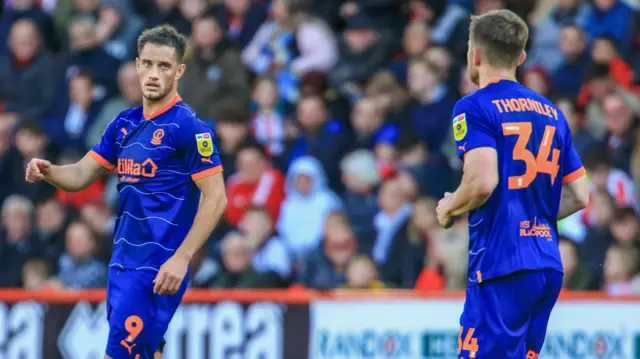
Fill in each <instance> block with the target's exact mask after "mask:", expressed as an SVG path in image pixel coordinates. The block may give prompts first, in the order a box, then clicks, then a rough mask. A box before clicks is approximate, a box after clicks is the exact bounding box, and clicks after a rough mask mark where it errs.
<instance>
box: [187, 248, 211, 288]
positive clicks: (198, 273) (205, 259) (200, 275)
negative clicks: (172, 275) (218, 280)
mask: <svg viewBox="0 0 640 359" xmlns="http://www.w3.org/2000/svg"><path fill="white" fill-rule="evenodd" d="M189 266H191V271H190V272H189V274H191V278H190V280H189V285H190V286H191V287H193V288H207V287H210V286H211V284H212V281H213V278H214V276H215V275H216V272H217V271H218V263H216V261H215V260H214V259H213V258H211V257H209V256H207V253H206V250H205V247H200V250H198V251H197V252H196V254H195V255H194V256H193V257H192V258H191V261H190V262H189Z"/></svg>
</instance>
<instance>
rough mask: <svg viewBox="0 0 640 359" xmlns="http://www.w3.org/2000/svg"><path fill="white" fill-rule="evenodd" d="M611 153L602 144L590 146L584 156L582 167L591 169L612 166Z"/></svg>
mask: <svg viewBox="0 0 640 359" xmlns="http://www.w3.org/2000/svg"><path fill="white" fill-rule="evenodd" d="M612 163H613V161H612V159H611V154H610V153H609V151H608V150H607V148H606V147H605V146H604V145H598V146H594V147H592V148H590V149H589V150H588V151H587V153H585V156H584V167H585V168H587V169H588V170H593V169H595V168H597V167H600V166H605V167H611V166H612Z"/></svg>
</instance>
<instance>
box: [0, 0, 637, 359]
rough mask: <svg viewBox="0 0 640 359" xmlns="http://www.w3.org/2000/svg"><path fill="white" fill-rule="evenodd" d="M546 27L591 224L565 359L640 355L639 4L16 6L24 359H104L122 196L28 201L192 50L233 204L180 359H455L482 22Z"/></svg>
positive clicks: (18, 253)
mask: <svg viewBox="0 0 640 359" xmlns="http://www.w3.org/2000/svg"><path fill="white" fill-rule="evenodd" d="M505 7H507V8H510V9H512V10H513V11H515V12H517V13H518V14H520V15H521V16H523V18H525V19H527V21H528V22H529V24H530V26H531V39H530V41H529V44H528V50H527V51H528V61H527V62H526V63H525V65H524V66H523V67H522V68H521V71H520V72H519V74H518V75H519V79H520V81H522V82H523V83H524V84H525V85H527V86H529V87H531V88H533V89H535V90H536V91H538V92H540V93H543V94H545V95H547V96H548V97H550V98H551V99H553V100H554V101H555V102H556V104H557V105H558V106H559V107H560V108H561V109H562V111H563V112H564V114H565V116H566V117H567V120H568V121H569V122H570V125H571V128H572V131H573V135H574V142H575V144H576V147H577V149H578V150H579V152H580V153H581V155H582V158H583V160H584V162H585V165H586V167H587V169H588V171H589V176H590V180H591V182H592V190H593V197H592V202H591V206H590V208H588V209H587V210H585V211H583V212H581V213H578V214H576V215H574V216H572V217H570V218H568V219H567V220H565V221H563V223H561V224H560V228H561V232H562V234H563V237H562V240H561V242H560V246H561V254H562V257H563V262H564V266H565V272H566V278H565V293H564V294H563V298H564V299H563V300H562V301H561V303H560V304H559V306H558V308H557V309H556V311H555V312H554V316H553V318H552V323H551V324H550V333H549V336H548V339H547V343H546V347H545V349H544V351H543V355H544V357H545V358H625V359H627V358H640V324H638V320H637V318H640V309H639V308H640V305H638V304H639V303H638V297H634V295H637V294H640V276H639V271H640V256H639V254H638V248H639V246H640V224H639V223H638V203H637V199H638V192H637V190H636V187H637V186H638V183H639V181H640V146H638V145H637V144H638V139H640V129H638V118H639V116H640V87H638V84H640V72H639V70H640V35H639V34H640V32H638V25H639V22H638V21H639V20H640V17H639V13H638V8H637V7H636V4H635V2H633V1H627V2H625V1H620V0H593V2H591V1H586V0H585V1H580V0H558V1H552V0H542V1H533V0H519V1H518V0H515V1H509V0H504V1H502V0H478V1H471V0H448V1H447V0H435V1H432V0H428V1H419V0H415V1H402V0H355V1H343V0H323V1H319V0H316V1H310V0H272V1H266V0H265V1H259V0H257V1H250V0H132V1H128V0H7V1H5V2H4V6H3V7H2V9H1V11H2V14H1V17H0V19H1V20H0V37H1V40H0V54H1V57H0V104H1V106H0V111H1V112H0V202H1V203H2V206H1V214H2V217H1V221H0V224H1V229H2V231H1V233H0V318H1V319H0V358H2V359H4V358H7V359H18V358H45V359H49V358H51V359H57V358H65V359H71V358H73V359H76V358H77V359H89V358H101V355H102V351H103V349H104V338H105V335H106V330H107V329H106V326H105V325H106V323H105V322H104V308H103V307H102V306H101V304H100V303H101V302H102V300H103V299H104V297H103V295H104V293H103V291H102V290H100V289H99V288H103V287H104V285H105V283H106V273H107V264H108V259H109V251H110V247H111V243H112V232H113V223H114V218H113V213H114V208H115V206H116V204H117V197H118V194H117V189H116V188H115V185H116V182H117V178H116V177H115V176H111V177H105V178H102V179H100V180H99V181H97V182H96V183H95V184H93V185H92V186H90V187H89V188H87V189H85V190H83V191H81V192H79V193H73V194H72V193H65V192H63V191H60V190H54V189H53V188H51V186H49V185H47V184H38V185H27V184H26V183H25V182H24V168H25V164H26V163H27V161H28V160H29V159H31V158H33V157H41V158H47V159H51V160H52V161H54V162H56V163H70V162H73V161H76V160H78V159H79V158H80V157H81V156H83V154H84V153H85V152H86V150H87V149H88V148H90V147H91V146H92V145H93V144H94V143H96V142H97V141H98V140H99V139H100V136H101V134H102V131H103V130H104V128H105V126H106V124H107V123H109V121H111V120H112V119H113V118H114V117H115V116H117V114H118V113H119V112H120V111H121V110H123V109H125V108H128V107H132V106H138V105H139V104H140V103H141V93H140V88H139V84H138V80H137V75H136V72H135V66H134V64H133V62H132V61H133V60H134V58H135V54H136V50H135V42H136V38H137V36H138V35H139V33H140V32H141V31H142V30H143V29H144V28H148V27H152V26H155V25H159V24H163V23H169V24H171V25H173V26H175V27H176V28H177V29H178V30H179V31H180V32H182V33H184V34H185V35H188V36H189V38H190V42H191V45H192V46H191V48H190V49H189V52H188V55H187V58H186V60H185V61H186V64H187V72H186V75H185V76H184V77H183V79H182V81H181V84H180V94H181V95H182V97H183V98H184V100H185V101H186V102H187V103H188V104H190V105H191V106H192V107H193V108H194V109H195V110H196V111H197V112H198V115H199V117H200V118H201V119H202V120H204V121H206V122H208V123H211V124H212V125H213V126H215V129H216V135H217V140H218V145H219V149H220V152H221V157H222V160H223V166H224V169H225V171H224V175H225V178H226V180H227V181H226V182H227V192H228V199H229V206H228V209H227V212H226V213H225V217H224V223H222V224H221V225H220V226H219V227H218V229H217V230H216V232H215V233H214V235H213V236H212V238H211V240H210V241H209V242H208V244H207V245H206V248H204V249H203V250H202V251H201V253H199V255H198V256H197V258H194V261H193V263H192V271H191V275H192V287H193V288H194V290H192V291H191V293H190V294H188V295H187V298H186V304H184V305H183V306H182V307H181V309H180V312H179V313H178V314H177V315H176V317H175V319H174V322H173V323H172V326H171V328H170V331H169V333H168V337H169V339H170V340H169V344H168V346H167V354H166V357H167V358H295V359H298V358H304V357H309V358H423V359H427V358H434V359H435V358H452V357H455V352H456V349H457V332H458V327H457V320H458V316H459V313H460V310H461V303H462V302H461V301H462V296H461V294H460V293H461V292H460V291H461V290H463V289H464V287H465V284H466V282H467V278H466V276H467V274H466V256H467V232H466V225H467V223H466V221H465V219H464V218H461V219H459V220H458V221H457V223H456V224H455V226H454V227H453V228H452V229H450V230H448V231H443V230H441V229H439V228H438V226H437V221H436V220H435V213H434V209H435V205H436V203H437V200H438V199H439V198H441V196H442V195H443V193H444V192H445V191H449V190H452V189H455V187H456V185H457V183H458V181H459V178H460V168H461V163H460V161H459V159H457V158H456V154H455V152H456V151H455V145H454V143H453V140H452V136H451V134H450V127H451V122H450V121H451V118H450V116H451V110H452V108H453V105H454V103H455V101H456V100H457V99H458V98H459V97H460V96H464V95H466V94H468V93H470V92H473V91H474V90H475V89H476V88H475V87H474V85H473V84H472V83H471V82H470V81H469V80H468V78H467V76H466V73H465V71H464V68H465V61H466V47H467V39H468V23H469V20H468V19H469V15H470V14H481V13H484V12H486V11H489V10H491V9H498V8H505Z"/></svg>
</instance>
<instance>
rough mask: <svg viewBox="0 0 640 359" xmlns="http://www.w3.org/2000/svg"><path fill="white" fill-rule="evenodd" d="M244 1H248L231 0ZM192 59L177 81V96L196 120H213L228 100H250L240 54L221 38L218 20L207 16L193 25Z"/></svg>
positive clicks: (222, 36)
mask: <svg viewBox="0 0 640 359" xmlns="http://www.w3.org/2000/svg"><path fill="white" fill-rule="evenodd" d="M231 1H247V0H231ZM193 43H194V47H195V48H194V56H193V57H192V58H191V59H189V60H187V61H186V62H185V64H186V65H187V68H188V69H189V70H188V71H186V72H185V73H184V75H183V76H182V79H181V81H180V88H181V90H180V94H181V95H182V97H183V99H184V100H185V102H186V103H188V104H189V106H191V107H192V108H193V109H194V110H195V111H196V113H197V114H198V117H200V118H202V119H204V120H205V121H211V120H213V119H214V118H215V117H216V115H217V112H218V111H219V110H220V106H221V105H222V104H224V102H225V101H228V100H229V99H236V101H241V100H242V99H245V98H246V99H248V98H249V78H248V76H247V72H246V70H245V69H244V68H243V67H242V66H238V64H239V63H240V53H239V52H238V50H236V49H235V48H234V47H233V46H232V44H231V42H230V41H229V40H227V39H225V38H224V35H223V33H222V30H221V29H220V26H219V24H218V20H216V18H215V17H214V16H213V15H207V16H204V17H201V18H198V19H196V20H195V21H194V22H193Z"/></svg>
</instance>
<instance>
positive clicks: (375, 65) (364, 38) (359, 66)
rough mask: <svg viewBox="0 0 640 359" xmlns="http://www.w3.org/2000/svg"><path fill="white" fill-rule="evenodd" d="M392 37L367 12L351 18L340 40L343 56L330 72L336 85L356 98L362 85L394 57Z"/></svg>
mask: <svg viewBox="0 0 640 359" xmlns="http://www.w3.org/2000/svg"><path fill="white" fill-rule="evenodd" d="M391 50H392V39H391V38H390V37H389V34H387V33H385V32H383V31H380V30H378V29H377V28H376V27H375V24H374V22H373V21H372V20H371V19H370V18H369V17H368V16H367V15H365V14H357V15H354V16H352V17H350V18H349V20H348V22H347V28H346V29H345V32H344V34H343V36H342V39H341V41H340V59H339V61H338V64H337V65H336V67H335V68H334V69H333V71H332V72H331V75H330V81H331V85H332V87H334V88H336V89H338V91H339V92H340V93H341V94H342V95H343V96H345V97H346V98H348V99H350V100H351V101H355V100H356V99H358V98H359V97H361V96H362V90H361V88H360V86H361V84H363V83H364V82H365V81H366V80H367V79H368V78H369V77H370V76H371V75H373V74H374V73H375V72H376V71H377V70H378V69H380V68H381V67H382V66H383V65H384V64H385V63H386V62H387V61H388V60H389V59H390V56H391Z"/></svg>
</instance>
